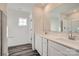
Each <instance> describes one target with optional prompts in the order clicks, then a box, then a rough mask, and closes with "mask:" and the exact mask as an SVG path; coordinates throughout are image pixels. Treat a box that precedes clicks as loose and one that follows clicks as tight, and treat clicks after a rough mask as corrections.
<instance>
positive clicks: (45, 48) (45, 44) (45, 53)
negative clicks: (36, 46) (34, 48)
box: [43, 38, 47, 56]
mask: <svg viewBox="0 0 79 59" xmlns="http://www.w3.org/2000/svg"><path fill="white" fill-rule="evenodd" d="M43 56H47V39H45V38H43Z"/></svg>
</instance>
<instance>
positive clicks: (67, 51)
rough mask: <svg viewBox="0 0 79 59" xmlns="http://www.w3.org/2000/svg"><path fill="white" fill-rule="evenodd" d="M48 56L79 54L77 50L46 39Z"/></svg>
mask: <svg viewBox="0 0 79 59" xmlns="http://www.w3.org/2000/svg"><path fill="white" fill-rule="evenodd" d="M48 56H79V52H78V51H76V50H74V49H73V48H72V49H71V48H69V47H65V46H63V45H61V44H59V43H56V42H53V41H48Z"/></svg>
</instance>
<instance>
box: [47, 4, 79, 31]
mask: <svg viewBox="0 0 79 59" xmlns="http://www.w3.org/2000/svg"><path fill="white" fill-rule="evenodd" d="M78 8H79V4H78V3H66V4H61V5H59V6H58V7H56V8H54V9H52V10H51V11H50V12H49V13H50V18H49V19H50V29H51V31H52V32H79V20H78V19H79V13H78Z"/></svg>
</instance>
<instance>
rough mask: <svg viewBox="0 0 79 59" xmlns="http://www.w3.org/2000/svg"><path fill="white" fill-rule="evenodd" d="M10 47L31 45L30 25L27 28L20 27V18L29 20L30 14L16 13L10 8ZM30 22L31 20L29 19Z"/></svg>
mask: <svg viewBox="0 0 79 59" xmlns="http://www.w3.org/2000/svg"><path fill="white" fill-rule="evenodd" d="M7 14H8V15H7V21H8V46H15V45H21V44H26V43H31V40H30V39H29V28H28V27H29V24H28V25H27V26H21V27H20V26H18V20H19V17H23V18H28V16H29V14H28V13H27V12H23V11H16V10H13V9H10V8H8V12H7ZM28 21H29V19H28Z"/></svg>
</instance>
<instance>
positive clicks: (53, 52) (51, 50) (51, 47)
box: [48, 41, 63, 56]
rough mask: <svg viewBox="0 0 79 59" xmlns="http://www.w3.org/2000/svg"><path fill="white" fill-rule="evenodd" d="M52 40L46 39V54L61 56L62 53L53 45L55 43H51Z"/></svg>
mask: <svg viewBox="0 0 79 59" xmlns="http://www.w3.org/2000/svg"><path fill="white" fill-rule="evenodd" d="M52 43H53V42H51V41H48V56H63V54H62V53H61V52H60V51H59V50H58V49H57V48H55V47H54V46H56V45H54V44H53V45H52Z"/></svg>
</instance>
